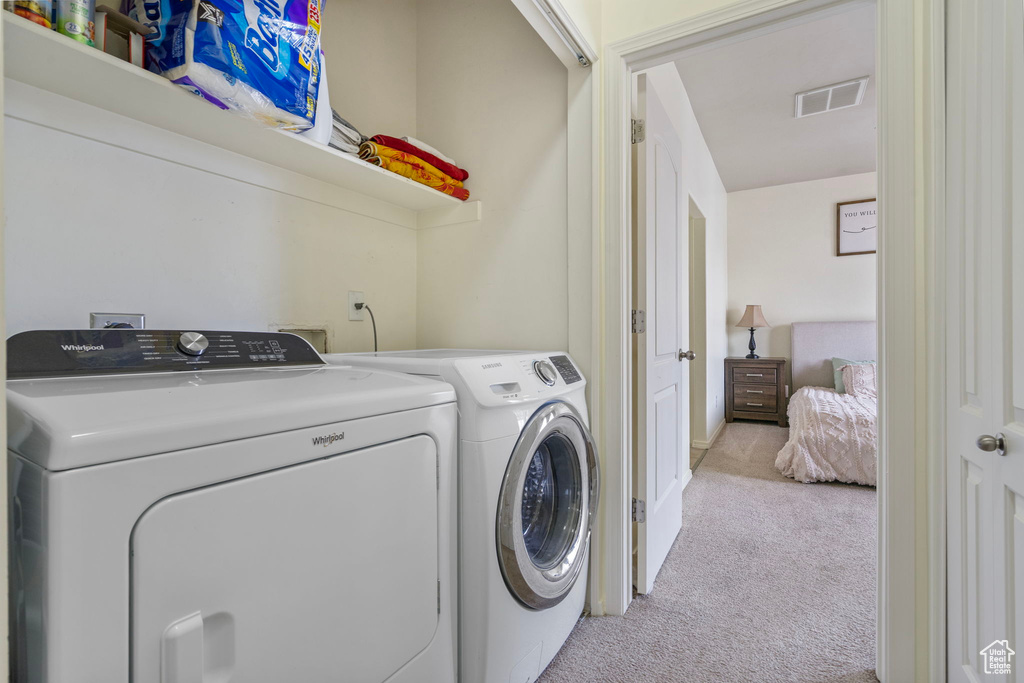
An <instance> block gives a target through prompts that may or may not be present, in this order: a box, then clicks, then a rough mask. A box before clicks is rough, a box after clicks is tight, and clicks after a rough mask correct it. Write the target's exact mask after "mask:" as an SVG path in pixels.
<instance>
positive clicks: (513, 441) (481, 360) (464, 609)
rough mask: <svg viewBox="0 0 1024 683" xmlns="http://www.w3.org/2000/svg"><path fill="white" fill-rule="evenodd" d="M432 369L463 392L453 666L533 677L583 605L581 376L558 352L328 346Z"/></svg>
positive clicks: (475, 680) (594, 485)
mask: <svg viewBox="0 0 1024 683" xmlns="http://www.w3.org/2000/svg"><path fill="white" fill-rule="evenodd" d="M325 358H326V359H327V360H328V362H331V363H339V364H352V365H355V366H362V367H372V368H378V369H382V368H386V369H389V370H399V371H402V372H407V373H411V374H412V375H418V376H426V377H433V378H435V379H436V380H441V381H445V382H448V383H450V384H451V385H452V386H454V387H455V392H456V394H457V395H458V403H459V545H460V552H459V560H460V569H459V578H460V581H459V610H460V616H459V628H460V641H459V662H460V663H459V666H460V671H459V676H460V679H461V680H462V681H463V683H509V682H511V683H531V681H534V680H536V679H537V677H538V676H539V675H540V673H541V672H542V671H544V669H545V668H546V667H547V665H548V664H549V663H550V662H551V660H552V658H553V657H554V656H555V654H556V653H557V652H558V650H559V649H560V648H561V647H562V645H563V644H564V643H565V640H566V638H567V637H568V636H569V633H570V632H571V631H572V629H573V627H574V626H575V625H576V622H577V620H578V619H579V617H580V613H581V612H582V611H583V606H584V600H585V597H586V586H587V563H588V560H589V547H590V528H591V521H592V520H593V518H594V516H595V512H596V510H597V497H598V488H599V487H598V464H597V454H596V452H595V449H594V442H593V440H592V438H591V435H590V431H589V428H588V424H587V404H586V398H585V395H584V387H585V386H586V381H585V380H584V379H583V375H582V373H580V371H579V369H578V368H577V367H576V364H575V363H574V362H573V361H572V359H571V358H570V357H569V356H568V355H567V354H565V353H558V352H552V353H539V352H535V353H529V352H523V351H477V350H466V349H433V350H424V351H394V352H388V353H377V354H347V355H329V356H325Z"/></svg>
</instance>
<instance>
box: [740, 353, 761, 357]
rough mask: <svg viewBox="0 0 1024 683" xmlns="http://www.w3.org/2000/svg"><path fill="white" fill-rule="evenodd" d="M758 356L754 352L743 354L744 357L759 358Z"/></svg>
mask: <svg viewBox="0 0 1024 683" xmlns="http://www.w3.org/2000/svg"><path fill="white" fill-rule="evenodd" d="M760 357H761V356H759V355H757V354H756V353H748V354H747V355H746V356H744V358H760Z"/></svg>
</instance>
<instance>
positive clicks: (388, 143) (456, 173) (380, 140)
mask: <svg viewBox="0 0 1024 683" xmlns="http://www.w3.org/2000/svg"><path fill="white" fill-rule="evenodd" d="M370 141H371V142H376V143H377V144H378V145H384V146H385V147H390V148H391V149H397V150H398V151H399V152H405V153H406V154H411V155H413V156H414V157H419V158H420V159H422V160H423V161H426V162H427V163H429V164H431V165H432V166H434V167H435V168H437V169H439V170H441V171H443V172H444V173H447V174H448V175H449V176H451V177H452V178H454V179H455V180H465V179H466V178H468V177H469V172H468V171H466V170H465V169H461V168H459V167H458V166H456V165H455V164H449V163H448V162H447V161H445V160H444V159H438V158H437V156H435V155H433V154H431V153H430V152H428V151H426V150H423V149H420V148H419V147H416V146H415V145H412V144H409V143H408V142H406V141H405V140H402V139H401V138H393V137H391V136H390V135H374V136H373V137H372V138H370Z"/></svg>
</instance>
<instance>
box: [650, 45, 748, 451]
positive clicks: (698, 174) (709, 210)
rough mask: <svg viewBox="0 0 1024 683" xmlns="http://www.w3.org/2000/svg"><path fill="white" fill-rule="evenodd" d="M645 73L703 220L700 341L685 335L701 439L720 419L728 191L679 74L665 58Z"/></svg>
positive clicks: (694, 430) (686, 192)
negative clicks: (701, 402)
mask: <svg viewBox="0 0 1024 683" xmlns="http://www.w3.org/2000/svg"><path fill="white" fill-rule="evenodd" d="M645 73H646V74H647V77H648V79H649V80H650V83H651V85H653V86H654V88H655V90H657V92H658V96H659V97H660V98H661V101H662V103H663V104H664V105H665V108H666V109H667V111H668V112H669V115H670V116H671V117H672V119H673V123H674V124H675V126H676V130H677V132H678V133H679V139H680V141H681V142H682V147H683V149H682V155H681V157H680V158H681V159H682V160H683V196H684V197H687V198H688V199H689V202H690V203H691V204H695V205H696V206H697V208H698V209H699V212H700V214H702V215H703V216H704V221H705V230H704V237H705V253H706V264H705V266H706V267H705V270H704V274H705V280H706V286H705V294H706V301H705V303H706V308H705V310H706V312H707V319H706V320H705V321H704V328H705V341H703V342H701V340H693V339H691V340H690V341H691V344H690V345H691V347H695V348H694V351H696V352H697V354H698V358H697V360H696V361H694V362H695V363H703V365H704V368H705V372H704V373H703V375H702V374H701V373H697V372H695V373H693V377H692V378H691V379H699V380H701V383H702V384H704V386H703V387H702V388H703V389H704V392H705V394H704V395H705V397H706V399H705V400H706V404H705V411H704V412H705V419H704V420H700V421H699V422H697V423H696V424H691V425H690V436H691V439H692V440H693V441H697V442H706V441H707V439H708V437H709V436H710V435H713V434H714V433H715V431H716V430H717V429H718V426H719V425H720V424H721V423H722V420H724V419H725V396H724V392H725V383H724V381H723V373H724V359H725V355H726V343H727V341H726V335H725V302H726V296H727V289H728V286H729V285H728V281H727V278H726V273H727V260H728V255H727V249H726V246H727V241H726V234H727V231H728V224H727V219H726V213H727V200H726V197H727V195H726V192H725V186H724V185H723V184H722V179H721V178H720V177H719V175H718V169H716V168H715V162H714V160H712V158H711V152H710V151H709V150H708V146H707V143H706V142H705V141H704V136H703V135H702V134H701V132H700V126H699V125H697V117H696V116H695V115H694V113H693V107H691V106H690V99H689V97H687V95H686V89H685V88H684V86H683V82H682V80H681V79H680V78H679V71H678V70H676V68H675V66H674V65H673V64H671V63H669V64H663V65H662V66H659V67H655V68H653V69H649V70H647V71H646V72H645ZM683 265H684V267H685V264H683Z"/></svg>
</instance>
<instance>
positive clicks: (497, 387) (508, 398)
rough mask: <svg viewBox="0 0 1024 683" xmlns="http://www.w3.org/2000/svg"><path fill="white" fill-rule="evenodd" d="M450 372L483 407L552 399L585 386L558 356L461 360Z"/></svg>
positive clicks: (567, 361)
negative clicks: (456, 375) (460, 380)
mask: <svg viewBox="0 0 1024 683" xmlns="http://www.w3.org/2000/svg"><path fill="white" fill-rule="evenodd" d="M454 368H455V370H456V372H458V374H459V375H460V376H461V377H462V379H463V380H464V381H465V384H466V386H467V387H468V388H469V389H470V390H471V391H472V392H473V394H474V395H475V396H476V399H477V400H478V401H479V402H480V403H481V404H482V405H485V406H502V405H508V404H509V403H522V402H526V401H535V400H537V399H545V398H548V397H550V398H555V397H557V396H562V395H565V394H567V393H568V392H571V391H576V390H579V389H582V387H583V386H584V385H585V381H584V379H583V376H582V375H581V374H580V372H579V370H578V369H577V368H576V365H575V364H574V363H573V361H572V359H571V358H569V356H568V355H565V354H559V353H523V354H522V355H516V356H509V355H500V354H498V355H494V356H480V357H473V358H462V359H458V360H456V361H455V364H454Z"/></svg>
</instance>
